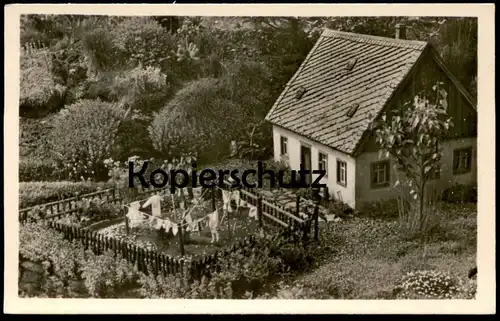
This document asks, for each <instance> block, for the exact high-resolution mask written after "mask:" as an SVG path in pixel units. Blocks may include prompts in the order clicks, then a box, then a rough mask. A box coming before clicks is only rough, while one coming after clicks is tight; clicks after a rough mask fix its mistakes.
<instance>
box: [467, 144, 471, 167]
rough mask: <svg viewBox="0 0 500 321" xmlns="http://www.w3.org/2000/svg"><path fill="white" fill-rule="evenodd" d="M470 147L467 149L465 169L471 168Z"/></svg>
mask: <svg viewBox="0 0 500 321" xmlns="http://www.w3.org/2000/svg"><path fill="white" fill-rule="evenodd" d="M471 162H472V148H471V149H469V150H467V165H468V166H467V169H468V170H469V169H471V168H472V164H471Z"/></svg>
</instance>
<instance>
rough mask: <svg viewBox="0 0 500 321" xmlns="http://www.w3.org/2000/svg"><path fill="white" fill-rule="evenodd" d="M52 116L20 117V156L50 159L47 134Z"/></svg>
mask: <svg viewBox="0 0 500 321" xmlns="http://www.w3.org/2000/svg"><path fill="white" fill-rule="evenodd" d="M50 129H51V125H50V117H49V118H43V119H33V118H26V117H20V119H19V156H20V157H21V160H22V159H23V157H32V156H33V157H41V158H45V159H48V158H49V157H48V156H49V155H50V153H49V150H50V148H49V147H48V143H47V135H48V133H49V132H50Z"/></svg>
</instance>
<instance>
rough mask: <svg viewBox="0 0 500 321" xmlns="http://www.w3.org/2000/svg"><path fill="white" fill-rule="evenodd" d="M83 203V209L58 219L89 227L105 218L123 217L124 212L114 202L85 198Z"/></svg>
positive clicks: (58, 220)
mask: <svg viewBox="0 0 500 321" xmlns="http://www.w3.org/2000/svg"><path fill="white" fill-rule="evenodd" d="M82 203H83V204H82V208H81V211H79V212H77V213H74V214H71V215H66V216H63V217H58V218H57V220H56V221H57V222H59V223H62V224H66V225H76V226H80V227H87V226H89V225H92V224H94V223H98V222H101V221H103V220H110V219H116V218H118V217H122V216H121V215H122V214H123V213H122V212H121V207H120V206H116V205H115V204H113V203H105V202H102V201H101V200H99V198H95V199H88V198H85V199H84V200H83V201H82Z"/></svg>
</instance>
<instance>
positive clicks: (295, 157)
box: [273, 126, 356, 207]
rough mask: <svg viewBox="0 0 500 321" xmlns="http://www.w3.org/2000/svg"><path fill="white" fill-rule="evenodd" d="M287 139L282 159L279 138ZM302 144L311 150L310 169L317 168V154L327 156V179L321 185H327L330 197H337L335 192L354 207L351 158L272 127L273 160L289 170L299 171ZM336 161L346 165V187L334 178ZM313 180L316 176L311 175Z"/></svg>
mask: <svg viewBox="0 0 500 321" xmlns="http://www.w3.org/2000/svg"><path fill="white" fill-rule="evenodd" d="M281 136H284V137H287V138H288V157H287V158H284V159H283V158H282V157H281V155H280V137H281ZM302 144H305V145H307V146H310V148H311V163H312V169H313V170H314V169H319V168H318V152H322V153H324V154H326V155H328V177H323V179H322V180H321V183H324V184H327V186H328V190H329V192H330V195H334V197H335V198H338V197H337V195H338V194H337V192H340V193H341V195H342V200H343V201H344V202H345V203H347V204H349V205H350V206H351V207H354V206H355V205H356V204H355V178H356V161H355V159H354V158H353V157H351V156H349V155H346V154H344V153H342V152H339V151H337V150H334V149H332V148H330V147H328V146H325V145H323V144H320V143H317V142H315V141H312V140H310V139H308V138H305V137H303V136H300V135H298V134H296V133H294V132H291V131H289V130H286V129H284V128H282V127H279V126H273V145H274V160H275V161H285V162H286V163H288V165H289V166H290V168H291V169H295V170H299V169H300V147H301V145H302ZM337 159H340V160H342V161H344V162H346V163H347V184H346V186H342V185H339V184H338V183H337V178H336V172H337V169H336V166H337ZM313 176H314V177H315V178H316V177H317V175H313Z"/></svg>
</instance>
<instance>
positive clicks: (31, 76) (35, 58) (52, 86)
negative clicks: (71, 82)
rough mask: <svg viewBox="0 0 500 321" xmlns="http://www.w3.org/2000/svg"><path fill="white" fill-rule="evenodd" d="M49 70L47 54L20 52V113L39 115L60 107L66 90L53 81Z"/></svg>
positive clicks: (41, 51) (34, 51)
mask: <svg viewBox="0 0 500 321" xmlns="http://www.w3.org/2000/svg"><path fill="white" fill-rule="evenodd" d="M50 68H51V67H50V58H49V53H48V52H46V51H43V50H23V51H22V52H21V92H20V104H21V109H20V111H21V113H31V112H34V113H35V114H36V115H40V114H41V113H42V114H43V113H45V112H47V111H51V110H53V109H54V108H56V107H59V106H60V105H61V103H62V101H63V99H62V97H63V96H64V93H65V91H66V88H65V87H63V86H61V85H59V84H57V83H56V82H55V81H54V79H53V78H52V75H51V73H50Z"/></svg>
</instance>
